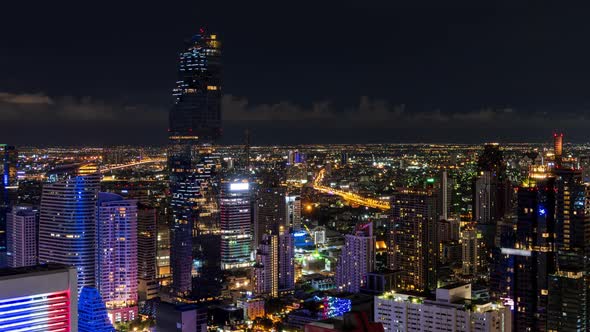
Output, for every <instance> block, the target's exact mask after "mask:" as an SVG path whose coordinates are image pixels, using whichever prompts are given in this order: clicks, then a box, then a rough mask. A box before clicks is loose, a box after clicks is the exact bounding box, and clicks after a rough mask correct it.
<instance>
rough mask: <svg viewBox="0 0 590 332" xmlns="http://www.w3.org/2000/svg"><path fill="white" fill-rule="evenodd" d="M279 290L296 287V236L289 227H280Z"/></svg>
mask: <svg viewBox="0 0 590 332" xmlns="http://www.w3.org/2000/svg"><path fill="white" fill-rule="evenodd" d="M278 237H279V292H281V293H283V292H290V291H292V290H294V289H295V238H294V236H293V233H292V232H290V231H289V229H288V228H285V227H280V228H279V236H278Z"/></svg>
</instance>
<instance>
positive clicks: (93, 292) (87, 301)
mask: <svg viewBox="0 0 590 332" xmlns="http://www.w3.org/2000/svg"><path fill="white" fill-rule="evenodd" d="M78 331H79V332H113V331H115V329H114V328H113V325H111V322H110V321H109V317H108V315H107V308H106V306H105V304H104V302H103V300H102V298H101V296H100V294H99V292H98V290H97V289H96V288H93V287H83V288H82V290H81V291H80V298H79V299H78Z"/></svg>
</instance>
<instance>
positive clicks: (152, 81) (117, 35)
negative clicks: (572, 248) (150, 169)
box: [0, 1, 590, 145]
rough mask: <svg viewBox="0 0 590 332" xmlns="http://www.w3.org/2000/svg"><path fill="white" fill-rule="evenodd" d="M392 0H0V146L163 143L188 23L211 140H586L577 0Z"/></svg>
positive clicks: (585, 12)
mask: <svg viewBox="0 0 590 332" xmlns="http://www.w3.org/2000/svg"><path fill="white" fill-rule="evenodd" d="M390 2H394V1H382V2H381V1H354V2H352V1H313V2H312V1H296V2H286V1H274V2H268V1H239V2H238V1H157V2H156V1H141V2H139V1H118V2H112V1H103V2H98V1H94V2H87V1H78V2H69V1H18V2H17V1H11V2H7V3H3V4H2V7H1V10H0V42H1V46H0V142H2V143H11V144H15V145H25V144H34V145H52V144H67V145H79V144H92V145H100V144H165V143H166V135H167V132H166V129H167V113H168V109H169V108H170V105H171V102H172V98H171V90H172V88H173V87H174V82H175V80H176V55H177V52H178V51H179V50H180V49H181V47H182V46H183V41H184V39H186V38H188V37H190V36H191V35H192V34H194V33H196V32H197V31H198V30H199V28H201V27H204V28H205V30H206V31H209V32H216V33H217V34H218V36H219V38H221V40H222V42H223V45H224V47H223V61H224V93H225V97H224V100H223V118H224V138H223V143H240V142H241V141H242V136H243V132H244V130H245V129H246V128H248V129H250V131H251V133H252V134H251V135H252V141H253V144H294V143H353V142H358V143H367V142H466V143H467V142H468V143H471V142H483V141H513V142H514V141H519V142H521V141H544V140H549V136H550V134H551V132H552V131H553V130H554V129H557V130H563V131H564V132H565V133H566V137H567V140H570V141H590V139H589V138H590V137H589V134H590V132H589V130H588V129H589V128H590V19H588V18H589V17H590V4H586V5H585V7H583V8H581V7H574V6H573V5H571V6H563V3H558V2H555V5H554V6H551V7H550V6H547V5H546V4H540V3H538V2H537V1H530V2H519V1H508V2H505V4H506V5H501V3H502V2H494V6H493V7H491V6H485V5H483V4H481V2H479V1H465V2H456V1H455V2H452V3H453V4H452V5H451V4H449V2H447V1H435V2H434V1H433V2H423V1H403V2H402V1H399V2H397V1H395V3H397V4H391V3H390ZM286 3H291V4H293V5H286ZM406 3H413V4H411V5H410V4H406ZM517 3H518V4H517ZM560 4H561V5H562V6H559V5H560ZM564 7H567V8H564Z"/></svg>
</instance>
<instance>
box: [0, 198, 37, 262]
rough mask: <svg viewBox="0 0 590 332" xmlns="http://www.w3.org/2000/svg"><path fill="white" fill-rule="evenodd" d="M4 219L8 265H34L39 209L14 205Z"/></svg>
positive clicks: (35, 260)
mask: <svg viewBox="0 0 590 332" xmlns="http://www.w3.org/2000/svg"><path fill="white" fill-rule="evenodd" d="M6 219H7V220H6V226H7V230H6V231H7V232H6V233H7V240H8V266H9V267H21V266H32V265H36V264H37V222H38V220H39V211H37V210H35V209H33V208H32V207H27V206H14V207H13V208H12V211H10V212H9V213H8V214H7V218H6Z"/></svg>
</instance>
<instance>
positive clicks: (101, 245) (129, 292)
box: [96, 192, 138, 323]
mask: <svg viewBox="0 0 590 332" xmlns="http://www.w3.org/2000/svg"><path fill="white" fill-rule="evenodd" d="M96 213H97V215H96V216H97V217H96V220H97V227H96V245H97V250H96V253H97V255H96V288H97V289H98V291H99V293H100V296H101V297H102V300H103V301H104V303H105V305H106V307H107V310H108V315H109V319H110V320H111V323H119V322H126V321H131V320H134V319H135V318H136V317H137V272H138V271H137V201H135V200H127V199H124V198H123V197H122V196H119V195H117V194H111V193H102V192H101V193H99V194H98V202H97V211H96Z"/></svg>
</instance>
